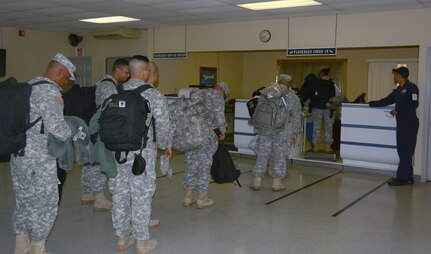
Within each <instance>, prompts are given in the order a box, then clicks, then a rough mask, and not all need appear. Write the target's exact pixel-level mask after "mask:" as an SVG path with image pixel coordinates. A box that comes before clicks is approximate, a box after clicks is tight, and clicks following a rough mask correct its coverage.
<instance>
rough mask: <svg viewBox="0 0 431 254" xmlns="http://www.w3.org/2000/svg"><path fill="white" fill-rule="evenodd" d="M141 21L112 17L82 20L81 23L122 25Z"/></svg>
mask: <svg viewBox="0 0 431 254" xmlns="http://www.w3.org/2000/svg"><path fill="white" fill-rule="evenodd" d="M139 20H140V19H135V18H129V17H124V16H111V17H103V18H94V19H80V20H79V21H84V22H89V23H97V24H106V23H120V22H130V21H139Z"/></svg>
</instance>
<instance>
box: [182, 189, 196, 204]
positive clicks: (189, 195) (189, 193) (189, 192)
mask: <svg viewBox="0 0 431 254" xmlns="http://www.w3.org/2000/svg"><path fill="white" fill-rule="evenodd" d="M194 202H195V200H194V197H193V189H186V192H185V194H184V200H183V206H185V207H188V206H191V205H192V204H193V203H194Z"/></svg>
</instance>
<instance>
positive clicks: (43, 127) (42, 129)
mask: <svg viewBox="0 0 431 254" xmlns="http://www.w3.org/2000/svg"><path fill="white" fill-rule="evenodd" d="M42 84H52V83H51V82H49V81H47V80H39V81H37V82H34V83H33V84H29V85H30V86H37V85H42ZM29 117H30V115H29ZM40 120H42V125H41V126H40V134H44V133H45V126H44V125H43V119H42V116H39V117H38V118H37V119H36V120H34V121H33V122H31V123H30V124H29V126H28V127H27V129H26V131H27V130H29V129H31V128H32V127H33V126H34V125H35V124H37V123H38V122H39V121H40ZM29 121H30V119H29Z"/></svg>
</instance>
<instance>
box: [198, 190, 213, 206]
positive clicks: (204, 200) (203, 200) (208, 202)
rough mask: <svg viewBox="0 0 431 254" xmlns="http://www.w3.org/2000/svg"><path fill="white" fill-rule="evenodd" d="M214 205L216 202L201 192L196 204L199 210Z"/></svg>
mask: <svg viewBox="0 0 431 254" xmlns="http://www.w3.org/2000/svg"><path fill="white" fill-rule="evenodd" d="M212 205H214V200H212V199H209V198H208V194H207V193H206V192H199V197H198V201H197V202H196V207H197V208H199V209H202V208H207V207H210V206H212Z"/></svg>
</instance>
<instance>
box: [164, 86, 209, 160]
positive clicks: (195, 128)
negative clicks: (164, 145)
mask: <svg viewBox="0 0 431 254" xmlns="http://www.w3.org/2000/svg"><path fill="white" fill-rule="evenodd" d="M198 93H199V94H198ZM204 100H205V93H204V92H203V91H202V92H201V91H199V92H197V93H196V92H195V95H194V96H193V98H191V99H189V98H185V97H184V96H182V97H180V98H179V99H178V100H177V101H175V102H173V103H171V104H170V105H169V114H170V118H171V121H172V124H173V126H174V138H173V140H172V148H173V149H175V150H178V151H183V152H185V151H189V150H193V149H196V148H198V147H199V146H201V145H202V144H203V142H204V141H205V138H206V137H208V135H209V128H208V124H207V123H206V117H205V116H206V115H207V114H208V111H207V109H206V106H205V102H204Z"/></svg>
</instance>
